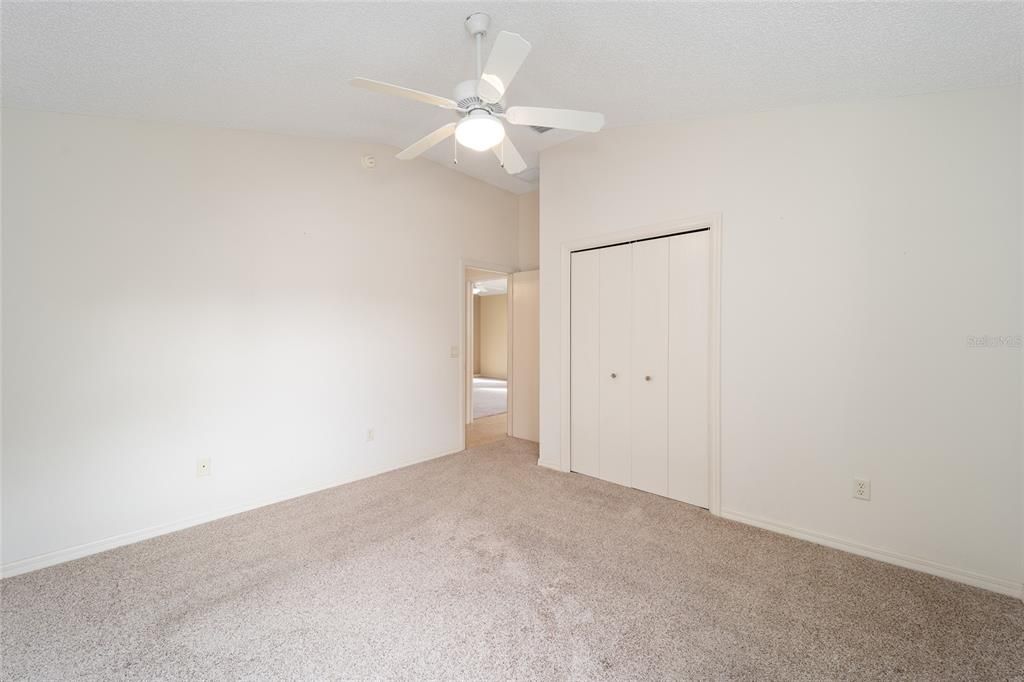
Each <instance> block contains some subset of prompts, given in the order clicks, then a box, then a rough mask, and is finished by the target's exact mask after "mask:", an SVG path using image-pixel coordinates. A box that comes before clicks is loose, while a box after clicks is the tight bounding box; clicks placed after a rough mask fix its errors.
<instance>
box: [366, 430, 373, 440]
mask: <svg viewBox="0 0 1024 682" xmlns="http://www.w3.org/2000/svg"><path fill="white" fill-rule="evenodd" d="M372 440H373V429H372V428H369V429H367V430H366V442H367V443H369V442H370V441H372Z"/></svg>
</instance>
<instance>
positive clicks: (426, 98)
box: [349, 78, 458, 109]
mask: <svg viewBox="0 0 1024 682" xmlns="http://www.w3.org/2000/svg"><path fill="white" fill-rule="evenodd" d="M349 85H352V86H354V87H357V88H363V89H364V90H372V91H374V92H382V93H384V94H385V95H398V96H399V97H405V98H406V99H414V100H416V101H417V102H424V103H425V104H433V105H434V106H435V107H441V108H442V109H456V108H458V105H457V104H456V103H455V101H454V100H450V99H448V98H447V97H440V96H438V95H431V94H430V93H429V92H420V91H419V90H413V89H411V88H403V87H402V86H400V85H392V84H391V83H385V82H383V81H374V80H370V79H369V78H353V79H352V80H350V81H349Z"/></svg>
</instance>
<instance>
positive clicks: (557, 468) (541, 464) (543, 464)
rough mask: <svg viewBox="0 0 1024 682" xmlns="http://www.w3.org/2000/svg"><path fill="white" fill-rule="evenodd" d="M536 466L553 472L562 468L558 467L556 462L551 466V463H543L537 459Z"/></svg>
mask: <svg viewBox="0 0 1024 682" xmlns="http://www.w3.org/2000/svg"><path fill="white" fill-rule="evenodd" d="M537 466H542V467H544V468H545V469H554V470H555V471H561V470H562V467H561V466H559V465H558V463H557V462H555V463H554V464H552V463H551V462H545V461H544V460H542V459H538V460H537Z"/></svg>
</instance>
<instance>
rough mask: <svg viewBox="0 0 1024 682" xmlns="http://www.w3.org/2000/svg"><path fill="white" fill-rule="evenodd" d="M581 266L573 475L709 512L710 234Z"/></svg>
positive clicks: (574, 290) (575, 284) (626, 247)
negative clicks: (664, 497)
mask: <svg viewBox="0 0 1024 682" xmlns="http://www.w3.org/2000/svg"><path fill="white" fill-rule="evenodd" d="M571 267H572V271H571V294H570V298H571V301H570V305H571V319H570V353H571V367H570V375H571V384H570V387H571V390H572V395H571V420H572V421H571V424H572V426H571V428H572V430H571V434H570V438H571V448H572V452H571V468H572V470H573V471H576V472H579V473H583V474H587V475H589V476H595V477H598V478H602V479H604V480H606V481H611V482H613V483H618V484H620V485H627V486H632V487H634V488H639V489H640V490H645V491H647V492H651V493H655V494H658V495H664V496H667V497H671V498H673V499H677V500H682V501H684V502H689V503H690V504H695V505H699V506H702V507H707V505H708V447H709V442H710V441H709V436H708V415H709V410H708V395H709V393H708V387H709V384H708V382H709V374H708V368H709V350H710V349H709V345H708V344H709V340H710V336H709V332H710V326H709V313H710V300H709V295H710V240H709V234H708V232H697V233H691V234H684V235H676V236H673V237H665V238H660V239H651V240H646V241H641V242H635V243H631V244H622V245H618V246H611V247H607V248H601V249H594V250H590V251H583V252H577V253H574V254H572V259H571Z"/></svg>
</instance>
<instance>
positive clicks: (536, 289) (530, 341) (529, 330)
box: [511, 270, 540, 441]
mask: <svg viewBox="0 0 1024 682" xmlns="http://www.w3.org/2000/svg"><path fill="white" fill-rule="evenodd" d="M511 399H512V435H513V436H515V437H516V438H523V439H525V440H532V441H537V440H539V439H540V404H539V399H540V271H538V270H530V271H529V272H517V273H515V274H514V275H513V276H512V396H511Z"/></svg>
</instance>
